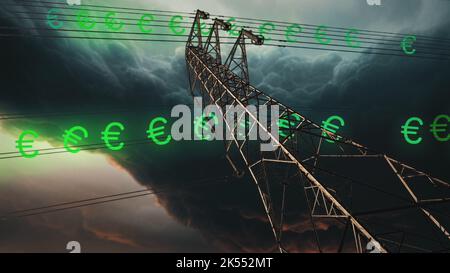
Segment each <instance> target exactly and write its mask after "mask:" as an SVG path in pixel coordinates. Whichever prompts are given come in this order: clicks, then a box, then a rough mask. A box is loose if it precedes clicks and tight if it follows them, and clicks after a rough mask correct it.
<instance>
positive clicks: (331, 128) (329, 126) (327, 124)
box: [322, 116, 345, 143]
mask: <svg viewBox="0 0 450 273" xmlns="http://www.w3.org/2000/svg"><path fill="white" fill-rule="evenodd" d="M335 120H337V121H338V123H339V125H337V124H334V123H332V122H333V121H335ZM344 125H345V121H344V119H343V118H341V117H340V116H331V117H329V118H328V119H327V120H325V121H322V127H323V129H324V131H323V132H322V136H325V137H330V136H329V134H328V133H327V132H331V133H333V134H336V131H337V130H338V129H339V128H340V127H342V126H344ZM339 139H341V137H340V136H337V137H336V140H339ZM325 140H326V141H327V142H329V143H334V140H331V139H328V138H327V139H325Z"/></svg>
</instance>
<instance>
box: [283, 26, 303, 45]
mask: <svg viewBox="0 0 450 273" xmlns="http://www.w3.org/2000/svg"><path fill="white" fill-rule="evenodd" d="M302 31H303V28H302V27H301V26H300V25H299V24H292V25H290V26H288V27H287V28H286V32H285V34H284V35H285V37H286V41H288V42H290V43H294V42H296V41H297V40H295V39H291V36H294V35H295V34H299V33H301V32H302Z"/></svg>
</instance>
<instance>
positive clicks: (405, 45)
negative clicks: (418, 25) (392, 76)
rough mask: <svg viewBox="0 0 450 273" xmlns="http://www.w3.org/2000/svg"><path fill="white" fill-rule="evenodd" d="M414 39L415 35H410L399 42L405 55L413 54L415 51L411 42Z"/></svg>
mask: <svg viewBox="0 0 450 273" xmlns="http://www.w3.org/2000/svg"><path fill="white" fill-rule="evenodd" d="M415 41H416V36H414V35H410V36H406V37H405V38H403V40H402V42H401V47H402V49H403V52H405V54H406V55H413V54H414V53H416V49H415V48H412V43H414V42H415Z"/></svg>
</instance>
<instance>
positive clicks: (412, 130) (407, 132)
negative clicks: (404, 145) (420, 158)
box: [400, 117, 423, 145]
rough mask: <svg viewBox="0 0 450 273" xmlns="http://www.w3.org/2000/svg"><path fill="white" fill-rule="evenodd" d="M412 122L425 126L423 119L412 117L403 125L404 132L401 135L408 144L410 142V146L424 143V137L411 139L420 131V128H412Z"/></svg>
mask: <svg viewBox="0 0 450 273" xmlns="http://www.w3.org/2000/svg"><path fill="white" fill-rule="evenodd" d="M412 122H417V123H418V124H419V125H420V126H422V125H423V121H422V119H421V118H418V117H410V118H409V119H408V120H407V121H406V122H405V124H404V125H402V127H401V128H402V130H401V131H400V133H402V134H403V137H404V138H405V140H406V142H408V143H409V144H413V145H415V144H419V143H420V142H422V137H418V138H416V139H412V138H411V137H410V135H417V131H418V130H419V129H420V127H419V126H411V125H410V124H411V123H412Z"/></svg>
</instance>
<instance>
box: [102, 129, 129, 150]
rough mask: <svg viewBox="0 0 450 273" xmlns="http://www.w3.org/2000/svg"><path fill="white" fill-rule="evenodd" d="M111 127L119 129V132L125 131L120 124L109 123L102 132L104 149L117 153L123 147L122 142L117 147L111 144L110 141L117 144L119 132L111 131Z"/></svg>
mask: <svg viewBox="0 0 450 273" xmlns="http://www.w3.org/2000/svg"><path fill="white" fill-rule="evenodd" d="M113 127H117V128H119V130H120V131H123V130H125V127H124V126H123V124H122V123H120V122H111V123H110V124H108V126H106V128H105V130H104V131H103V132H102V140H103V141H104V142H105V144H106V147H108V149H110V150H112V151H119V150H121V149H122V148H123V146H124V145H125V144H124V143H123V142H120V143H119V144H118V145H117V146H114V145H112V144H111V141H113V142H117V141H118V140H119V135H120V134H121V132H114V131H111V130H112V129H113Z"/></svg>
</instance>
